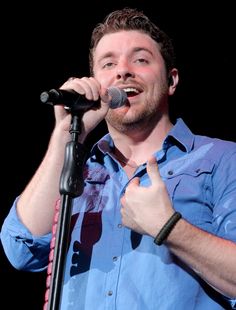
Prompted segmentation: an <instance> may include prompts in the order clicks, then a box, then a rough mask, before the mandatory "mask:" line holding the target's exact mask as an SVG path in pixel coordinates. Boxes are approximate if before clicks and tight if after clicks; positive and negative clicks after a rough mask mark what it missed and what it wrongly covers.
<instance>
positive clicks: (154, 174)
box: [147, 156, 161, 184]
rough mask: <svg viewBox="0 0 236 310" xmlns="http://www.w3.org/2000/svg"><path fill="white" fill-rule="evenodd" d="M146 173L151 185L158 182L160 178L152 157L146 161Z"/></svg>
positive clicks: (154, 159) (155, 162)
mask: <svg viewBox="0 0 236 310" xmlns="http://www.w3.org/2000/svg"><path fill="white" fill-rule="evenodd" d="M147 173H148V175H149V177H150V180H151V182H152V184H153V183H157V182H159V180H160V177H161V176H160V173H159V169H158V165H157V161H156V158H155V157H154V156H152V157H150V158H149V159H148V161H147Z"/></svg>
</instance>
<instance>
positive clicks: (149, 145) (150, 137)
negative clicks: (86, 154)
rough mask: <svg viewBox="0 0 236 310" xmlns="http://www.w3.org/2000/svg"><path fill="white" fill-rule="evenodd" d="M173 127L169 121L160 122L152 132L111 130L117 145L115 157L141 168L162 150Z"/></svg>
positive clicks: (144, 130) (143, 130) (145, 130)
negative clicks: (155, 153) (154, 154)
mask: <svg viewBox="0 0 236 310" xmlns="http://www.w3.org/2000/svg"><path fill="white" fill-rule="evenodd" d="M172 126H173V125H172V124H171V122H170V121H169V120H168V121H165V120H163V121H160V122H159V123H158V124H157V126H156V127H155V128H153V129H152V130H148V128H147V129H146V128H145V129H144V128H143V129H140V130H139V129H136V130H135V132H128V133H120V132H117V131H116V130H114V129H113V128H109V132H110V134H111V136H112V139H113V141H114V145H115V150H114V153H115V156H116V157H117V156H118V158H117V159H118V160H119V161H121V162H123V163H126V164H127V165H128V163H130V164H132V166H134V164H136V166H139V165H141V164H143V163H144V162H146V161H147V160H148V159H149V158H150V156H151V155H152V154H153V153H154V152H156V151H158V150H160V149H161V148H162V144H163V141H164V139H165V138H166V136H167V134H168V132H169V131H170V129H171V127H172Z"/></svg>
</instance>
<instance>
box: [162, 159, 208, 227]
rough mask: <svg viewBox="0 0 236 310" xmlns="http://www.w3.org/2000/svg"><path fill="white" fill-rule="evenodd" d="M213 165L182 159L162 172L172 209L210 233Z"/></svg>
mask: <svg viewBox="0 0 236 310" xmlns="http://www.w3.org/2000/svg"><path fill="white" fill-rule="evenodd" d="M213 168H214V163H213V162H211V161H209V160H205V159H204V160H197V161H194V162H191V161H187V160H182V161H179V162H178V164H177V165H176V163H175V164H173V165H171V164H169V165H168V166H165V167H164V169H162V174H161V175H162V177H163V179H164V181H165V183H166V186H167V190H168V193H169V196H170V198H171V200H172V202H173V206H174V208H175V209H176V210H177V211H179V212H181V213H182V215H183V217H184V218H185V219H187V220H188V221H189V222H191V223H193V224H195V225H196V226H199V227H202V228H204V229H206V230H211V226H210V225H211V223H212V208H213V206H212V203H211V197H212V186H211V175H212V172H213Z"/></svg>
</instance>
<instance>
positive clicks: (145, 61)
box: [135, 58, 148, 64]
mask: <svg viewBox="0 0 236 310" xmlns="http://www.w3.org/2000/svg"><path fill="white" fill-rule="evenodd" d="M135 62H136V63H141V64H143V63H144V64H147V63H148V61H147V59H145V58H138V59H136V60H135Z"/></svg>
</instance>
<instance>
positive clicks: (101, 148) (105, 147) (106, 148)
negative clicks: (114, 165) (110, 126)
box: [92, 118, 194, 156]
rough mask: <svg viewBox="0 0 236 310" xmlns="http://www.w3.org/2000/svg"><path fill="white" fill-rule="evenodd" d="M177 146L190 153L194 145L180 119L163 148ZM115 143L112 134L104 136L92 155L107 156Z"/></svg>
mask: <svg viewBox="0 0 236 310" xmlns="http://www.w3.org/2000/svg"><path fill="white" fill-rule="evenodd" d="M173 144H175V145H177V144H179V146H180V147H181V146H182V147H184V148H185V150H186V152H188V153H189V152H190V151H191V150H192V148H193V144H194V134H193V133H192V132H191V130H190V129H189V128H188V126H187V125H186V124H185V122H184V121H183V120H182V118H178V119H177V121H176V123H175V125H174V126H173V127H172V129H171V130H170V131H169V133H168V135H167V137H166V139H165V141H164V143H163V148H165V147H167V148H168V147H170V146H171V145H173ZM113 147H114V142H113V140H112V138H111V136H110V134H109V133H108V134H106V135H105V136H103V137H102V138H101V139H100V140H99V141H98V142H97V143H96V144H95V145H94V146H93V148H92V155H96V156H99V155H98V154H99V153H100V155H101V153H102V154H107V153H110V152H111V151H112V149H113Z"/></svg>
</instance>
